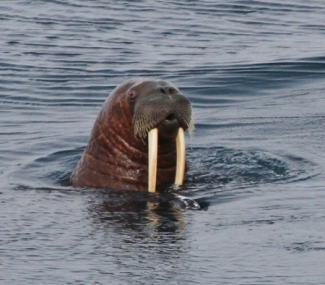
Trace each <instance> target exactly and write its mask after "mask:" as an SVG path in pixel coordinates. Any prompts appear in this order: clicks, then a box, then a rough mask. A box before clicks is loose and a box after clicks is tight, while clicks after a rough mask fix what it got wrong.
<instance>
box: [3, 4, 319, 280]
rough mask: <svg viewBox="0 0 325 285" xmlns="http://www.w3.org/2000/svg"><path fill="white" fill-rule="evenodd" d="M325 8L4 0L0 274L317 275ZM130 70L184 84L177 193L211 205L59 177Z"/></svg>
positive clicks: (157, 277) (24, 276) (138, 276)
mask: <svg viewBox="0 0 325 285" xmlns="http://www.w3.org/2000/svg"><path fill="white" fill-rule="evenodd" d="M324 15H325V3H324V1H322V0H318V1H317V0H312V1H303V0H292V1H289V0H288V1H279V0H278V1H266V0H265V1H250V0H247V1H244V0H243V1H239V0H238V1H185V0H183V1H149V0H148V1H145V0H144V1H104V0H93V1H90V0H88V1H87V0H84V1H81V0H68V1H59V0H56V1H54V0H53V1H50V0H47V1H46V0H38V1H37V0H35V1H27V0H21V1H9V0H8V1H1V2H0V126H1V128H0V203H1V205H0V221H1V225H0V283H1V284H13V285H18V284H24V285H25V284H223V285H224V284H325V271H324V268H325V267H324V266H325V207H324V205H325V186H324V178H325V145H324V142H325V131H324V130H325V111H324V110H325V100H324V96H325V49H324V47H325V16H324ZM137 76H144V77H154V78H162V79H168V80H170V81H172V82H173V83H174V84H175V85H177V86H178V87H179V88H180V89H181V90H182V91H183V92H184V93H185V94H186V95H187V96H188V97H189V98H190V100H191V102H192V104H193V108H194V115H195V123H196V130H195V135H194V137H193V138H188V139H187V147H188V151H187V153H188V161H189V163H188V164H189V171H188V175H187V178H186V183H185V185H184V186H183V187H182V189H180V190H179V191H180V193H182V194H183V195H186V196H189V197H192V198H194V199H197V200H198V201H199V202H200V203H202V204H204V205H206V206H207V207H208V209H207V210H206V211H191V210H186V211H182V210H175V209H170V208H164V207H161V204H160V202H159V201H157V199H156V197H152V196H151V195H148V194H136V193H134V194H129V193H123V192H118V193H116V192H114V191H109V190H91V189H73V188H71V187H66V186H62V182H63V181H64V180H65V179H66V178H67V177H68V176H69V174H70V173H71V171H73V169H74V168H75V166H76V164H77V162H78V160H79V158H80V156H81V154H82V152H83V149H84V147H85V145H86V143H87V140H88V136H89V134H90V130H91V128H92V125H93V123H94V120H95V118H96V116H97V114H98V112H99V110H100V107H101V104H102V103H103V101H104V100H105V98H106V96H107V95H108V94H109V93H110V92H111V91H112V89H113V88H114V87H115V86H116V85H118V84H120V83H121V82H123V81H124V80H126V79H129V78H132V77H137ZM160 198H161V197H160ZM158 200H159V199H158Z"/></svg>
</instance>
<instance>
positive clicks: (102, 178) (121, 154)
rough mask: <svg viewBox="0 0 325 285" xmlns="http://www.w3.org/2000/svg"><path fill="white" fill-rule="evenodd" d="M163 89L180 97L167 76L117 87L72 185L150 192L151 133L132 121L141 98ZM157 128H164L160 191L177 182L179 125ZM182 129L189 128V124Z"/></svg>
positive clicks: (91, 136)
mask: <svg viewBox="0 0 325 285" xmlns="http://www.w3.org/2000/svg"><path fill="white" fill-rule="evenodd" d="M162 92H163V93H164V94H165V96H172V94H169V93H177V94H179V95H180V92H179V90H178V89H177V88H176V87H175V86H174V85H172V84H171V83H170V82H168V81H164V80H143V79H133V80H128V81H126V82H124V83H122V84H121V85H120V86H118V87H116V88H115V90H113V92H112V93H111V94H110V96H108V98H107V99H106V101H105V102H104V104H103V107H102V109H101V111H100V113H99V115H98V117H97V119H96V121H95V124H94V127H93V129H92V132H91V135H90V139H89V142H88V145H87V147H86V149H85V151H84V153H83V156H82V157H81V159H80V161H79V163H78V165H77V168H76V170H75V171H74V173H73V174H72V175H71V177H70V184H71V185H73V186H76V187H95V188H98V187H100V188H110V189H116V190H138V191H147V189H148V142H147V137H146V138H144V139H142V138H139V137H138V136H136V135H135V134H134V129H133V122H132V119H133V114H134V106H135V104H136V102H137V100H139V99H141V98H144V97H146V96H149V95H151V94H155V93H157V94H159V93H162ZM159 96H162V95H161V94H160V95H159ZM181 96H183V95H181ZM131 97H133V98H131ZM184 98H186V97H184ZM157 127H158V130H159V139H158V168H157V188H158V190H159V188H162V187H165V186H166V185H168V184H172V183H173V182H174V179H175V166H176V145H175V137H176V133H177V130H178V128H179V124H178V123H177V125H176V126H175V125H173V127H169V128H168V127H164V126H159V125H158V126H157ZM182 127H183V128H184V129H186V128H187V126H185V125H184V126H182Z"/></svg>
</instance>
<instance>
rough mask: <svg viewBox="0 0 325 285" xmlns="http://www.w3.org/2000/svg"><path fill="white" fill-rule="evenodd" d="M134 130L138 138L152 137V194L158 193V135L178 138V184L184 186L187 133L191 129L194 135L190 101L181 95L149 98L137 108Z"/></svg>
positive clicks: (149, 168)
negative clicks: (185, 132) (185, 134)
mask: <svg viewBox="0 0 325 285" xmlns="http://www.w3.org/2000/svg"><path fill="white" fill-rule="evenodd" d="M133 127H134V133H135V135H136V136H138V137H140V138H142V139H145V138H146V137H148V175H149V177H148V191H149V192H155V191H156V176H157V164H158V163H157V157H158V133H159V134H161V135H162V136H163V139H171V138H175V136H176V151H177V160H176V174H175V184H176V185H182V184H183V181H184V175H185V160H186V151H185V136H184V131H185V130H187V129H188V130H189V133H190V134H192V132H193V130H194V125H193V121H192V107H191V104H190V101H189V100H188V99H187V98H186V97H185V96H183V95H182V94H180V93H176V94H170V95H167V94H165V93H163V94H152V96H148V97H145V98H144V99H143V100H139V101H138V102H137V104H136V105H135V108H134V116H133ZM159 130H163V131H162V132H159Z"/></svg>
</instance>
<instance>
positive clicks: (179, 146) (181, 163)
mask: <svg viewBox="0 0 325 285" xmlns="http://www.w3.org/2000/svg"><path fill="white" fill-rule="evenodd" d="M176 152H177V162H176V176H175V184H176V185H182V184H183V182H184V175H185V157H186V152H185V135H184V130H183V129H182V128H179V129H178V133H177V136H176Z"/></svg>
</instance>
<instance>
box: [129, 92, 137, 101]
mask: <svg viewBox="0 0 325 285" xmlns="http://www.w3.org/2000/svg"><path fill="white" fill-rule="evenodd" d="M128 96H129V99H130V100H131V101H134V100H135V97H136V96H137V94H136V93H135V91H134V90H131V91H129V93H128Z"/></svg>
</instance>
